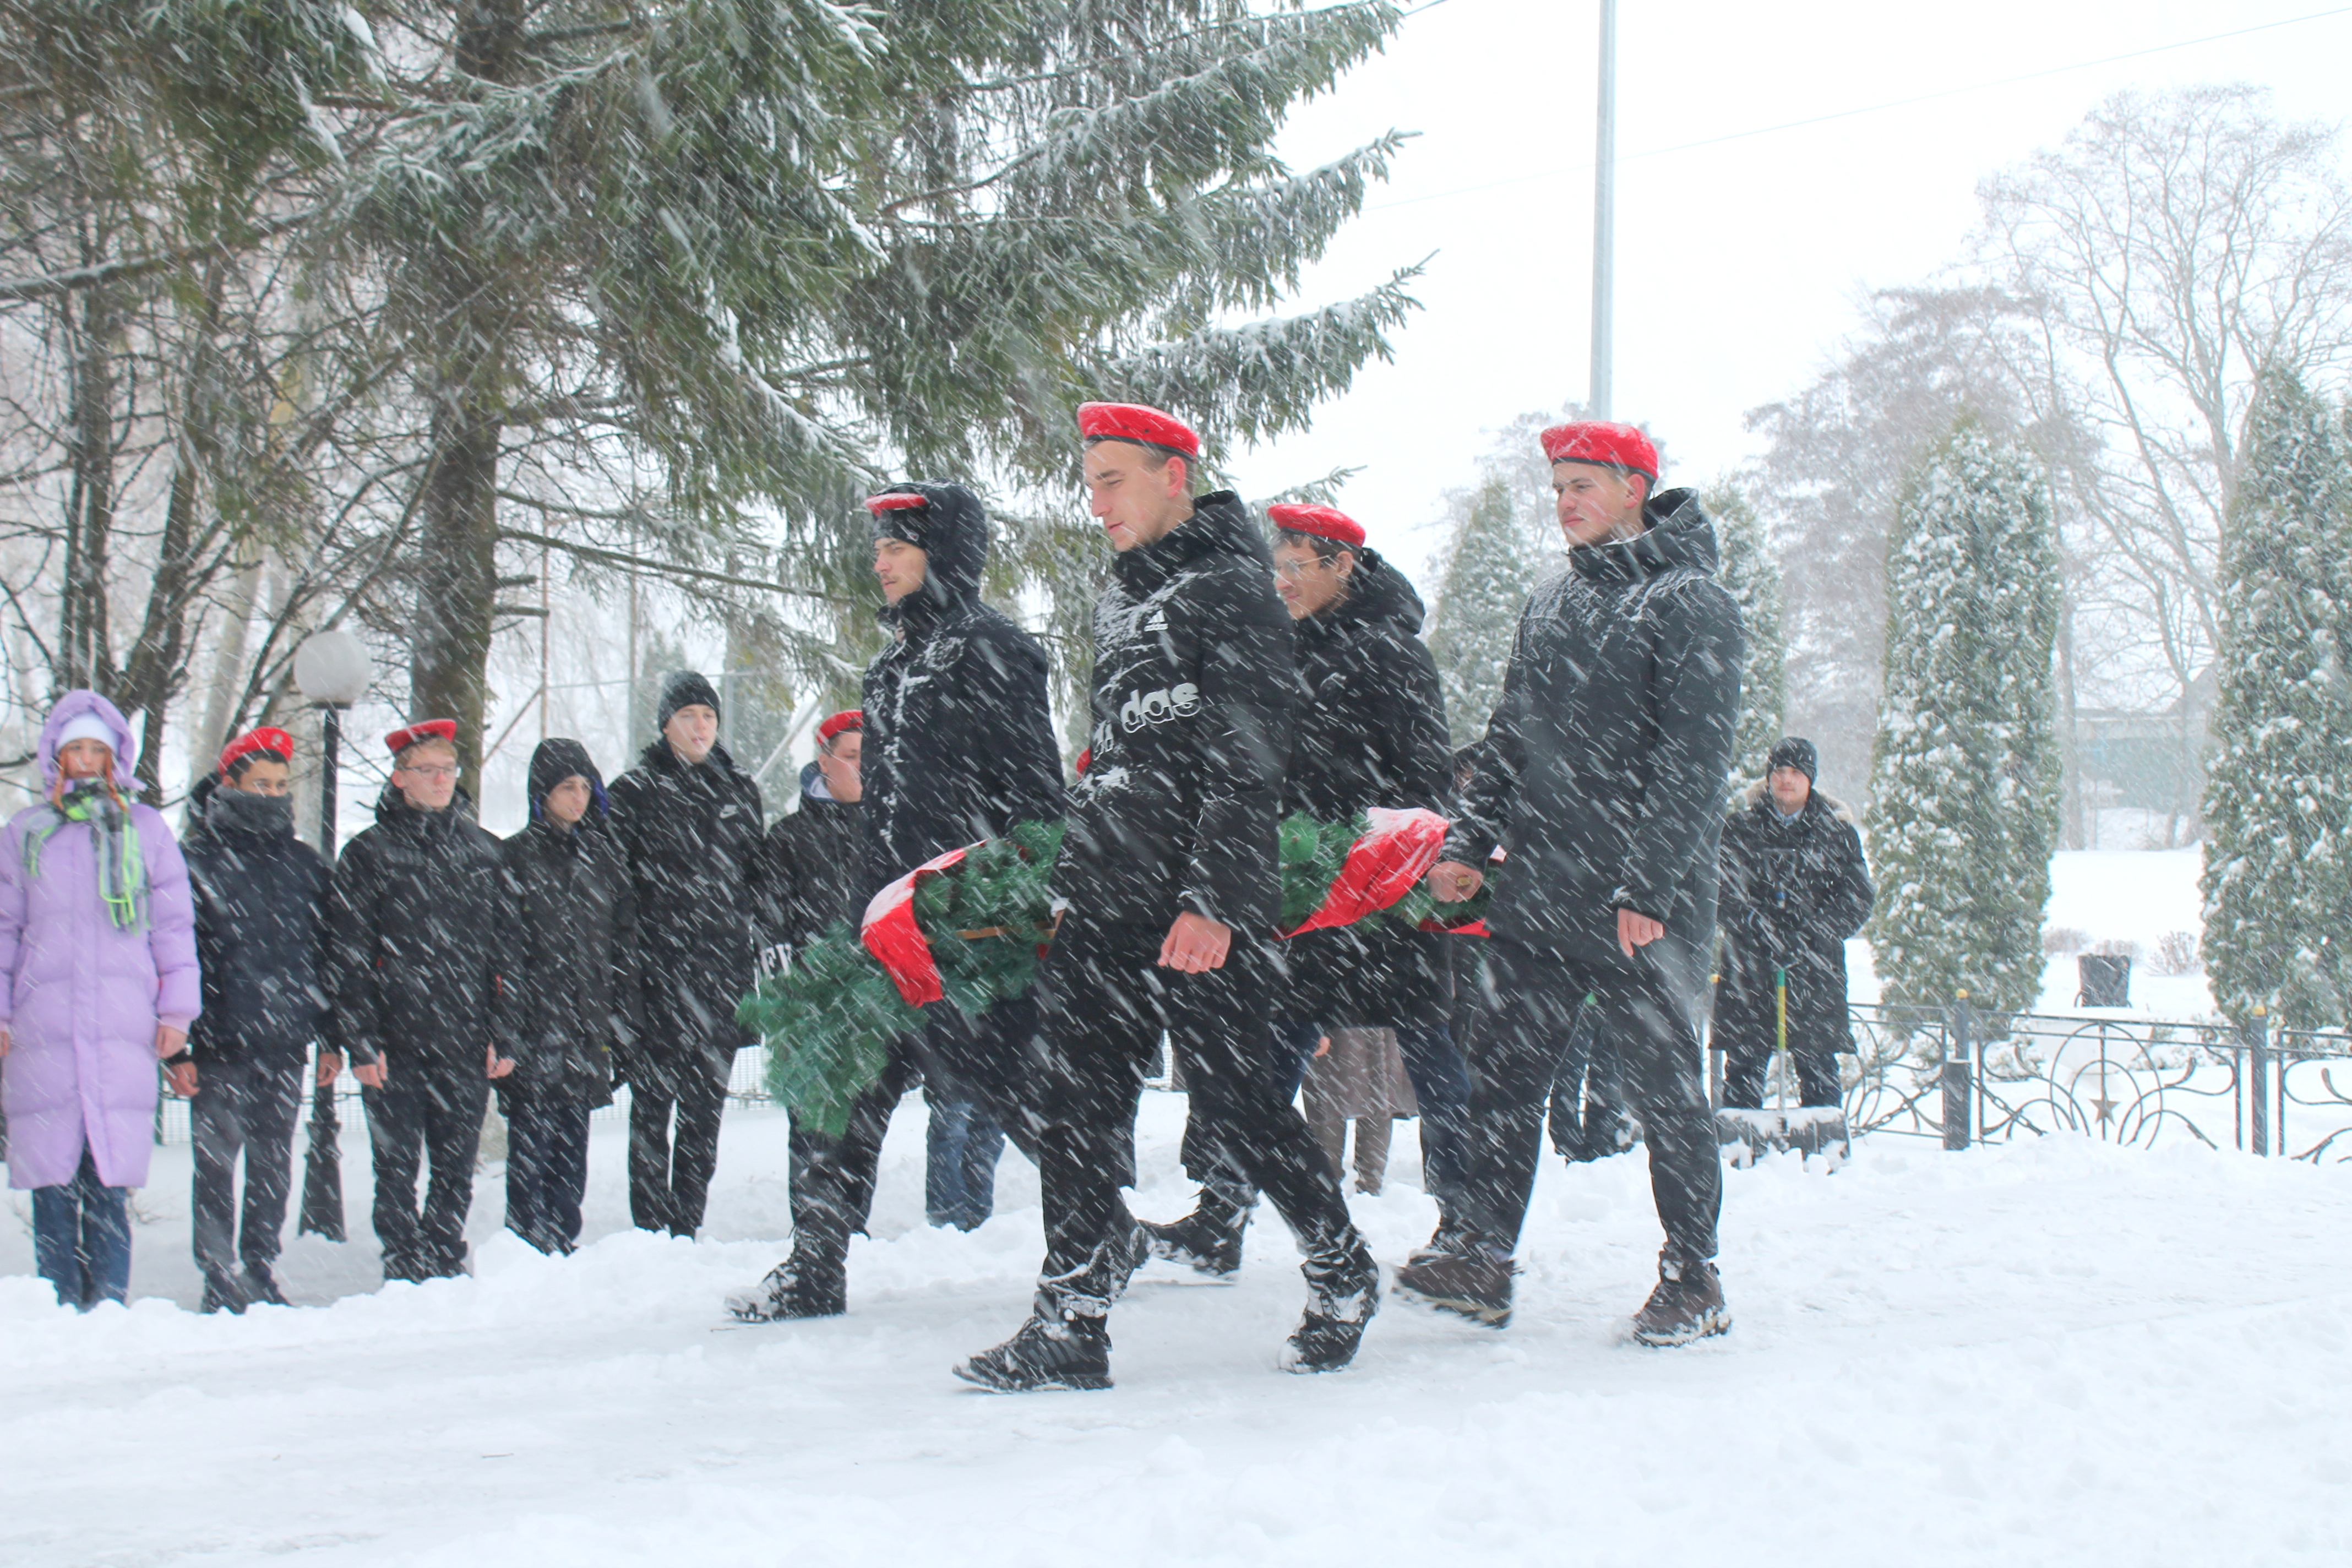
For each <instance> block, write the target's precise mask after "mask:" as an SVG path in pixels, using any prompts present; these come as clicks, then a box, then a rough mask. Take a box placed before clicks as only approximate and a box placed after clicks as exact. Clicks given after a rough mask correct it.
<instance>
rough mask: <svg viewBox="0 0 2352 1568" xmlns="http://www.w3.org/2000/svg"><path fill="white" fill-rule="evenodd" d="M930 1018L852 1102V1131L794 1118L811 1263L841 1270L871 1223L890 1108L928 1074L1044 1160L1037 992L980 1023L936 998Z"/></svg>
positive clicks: (799, 1223) (795, 1181) (895, 1048)
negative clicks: (834, 1131) (831, 1132)
mask: <svg viewBox="0 0 2352 1568" xmlns="http://www.w3.org/2000/svg"><path fill="white" fill-rule="evenodd" d="M925 1016H926V1018H927V1019H928V1020H929V1022H928V1023H927V1024H926V1026H925V1027H924V1028H923V1029H922V1031H921V1032H920V1033H919V1034H913V1035H902V1036H900V1037H898V1039H896V1040H893V1041H892V1042H891V1043H890V1058H889V1062H888V1065H887V1066H886V1067H885V1068H883V1069H882V1076H881V1077H880V1078H879V1079H876V1080H875V1082H874V1083H873V1084H872V1085H871V1086H870V1087H869V1088H868V1089H866V1091H865V1092H864V1093H863V1094H861V1095H859V1096H858V1097H857V1098H856V1100H854V1101H852V1102H851V1104H850V1108H849V1129H848V1131H845V1132H844V1133H843V1134H842V1135H841V1136H840V1137H838V1138H832V1137H828V1136H826V1135H825V1134H824V1133H822V1132H819V1131H816V1130H815V1129H814V1128H810V1127H805V1126H803V1125H802V1124H801V1121H800V1119H799V1118H798V1117H797V1116H795V1117H794V1118H793V1131H792V1191H793V1253H794V1255H795V1256H797V1257H799V1258H801V1259H802V1261H803V1263H804V1264H806V1265H808V1266H810V1267H813V1268H839V1267H840V1266H841V1263H842V1259H843V1258H845V1256H846V1255H847V1253H848V1250H849V1238H850V1237H851V1235H852V1234H854V1233H857V1232H862V1231H864V1230H865V1228H866V1216H867V1215H869V1214H871V1213H872V1212H873V1208H874V1171H875V1167H876V1166H877V1164H878V1163H880V1161H881V1158H882V1137H883V1134H884V1133H886V1132H887V1131H889V1129H890V1113H891V1112H892V1111H893V1110H897V1109H898V1101H899V1100H902V1099H903V1098H905V1096H906V1093H907V1091H908V1089H911V1088H913V1087H914V1085H915V1082H916V1080H917V1079H923V1080H924V1081H926V1082H930V1083H935V1084H944V1085H950V1086H952V1087H953V1089H954V1090H955V1091H957V1092H960V1093H961V1094H963V1095H966V1096H968V1097H969V1098H971V1100H976V1101H977V1102H978V1103H979V1104H980V1105H981V1107H982V1109H984V1110H986V1111H987V1112H988V1114H989V1116H990V1117H991V1118H992V1119H993V1120H994V1121H995V1122H996V1124H997V1125H998V1126H1000V1127H1002V1128H1003V1130H1004V1131H1005V1134H1006V1135H1007V1136H1008V1137H1010V1138H1011V1139H1012V1140H1013V1146H1014V1147H1016V1148H1018V1149H1019V1150H1020V1151H1021V1152H1023V1153H1024V1154H1026V1155H1028V1156H1029V1158H1030V1159H1031V1160H1033V1161H1034V1160H1035V1159H1036V1158H1037V1139H1036V1132H1035V1129H1036V1125H1037V1113H1036V1108H1035V1091H1034V1082H1035V1073H1036V1068H1035V1058H1036V1049H1037V1047H1036V1038H1037V1004H1036V1000H1035V998H1034V997H1033V996H1016V997H1013V998H1012V999H1011V1000H1009V1001H1004V1002H1000V1003H998V1004H997V1005H995V1006H993V1007H991V1008H990V1009H988V1011H987V1012H985V1013H983V1014H982V1015H981V1016H980V1017H979V1018H978V1019H976V1020H974V1019H968V1018H966V1017H965V1016H963V1015H962V1014H961V1013H960V1012H958V1011H957V1010H956V1009H955V1007H954V1005H952V1004H950V1003H947V1002H934V1003H932V1004H931V1005H930V1006H929V1008H928V1009H927V1010H926V1012H925ZM803 1248H806V1249H807V1250H805V1251H803Z"/></svg>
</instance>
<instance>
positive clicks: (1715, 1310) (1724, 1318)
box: [1633, 1307, 1731, 1350]
mask: <svg viewBox="0 0 2352 1568" xmlns="http://www.w3.org/2000/svg"><path fill="white" fill-rule="evenodd" d="M1730 1331H1731V1314H1730V1313H1729V1312H1727V1311H1725V1310H1723V1309H1722V1308H1720V1307H1710V1308H1708V1309H1707V1310H1706V1311H1705V1312H1702V1313H1701V1314H1699V1317H1698V1321H1696V1322H1694V1323H1692V1324H1691V1325H1690V1327H1688V1328H1687V1329H1677V1330H1675V1331H1672V1332H1670V1333H1655V1332H1646V1333H1645V1332H1643V1331H1642V1330H1640V1329H1635V1330H1634V1331H1633V1342H1634V1343H1635V1344H1640V1345H1648V1346H1649V1347H1650V1348H1651V1349H1652V1350H1672V1349H1674V1348H1675V1346H1676V1345H1687V1344H1692V1343H1696V1342H1697V1341H1700V1340H1706V1339H1712V1338H1714V1337H1715V1336H1716V1335H1717V1334H1727V1333H1729V1332H1730Z"/></svg>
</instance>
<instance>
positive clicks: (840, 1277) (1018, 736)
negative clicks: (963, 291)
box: [730, 480, 1062, 1321]
mask: <svg viewBox="0 0 2352 1568" xmlns="http://www.w3.org/2000/svg"><path fill="white" fill-rule="evenodd" d="M866 509H867V510H868V512H869V513H870V515H871V516H872V519H873V530H874V570H875V575H876V577H877V579H879V581H880V583H881V585H882V593H883V598H884V601H885V604H884V608H883V611H882V622H883V624H884V625H885V626H887V627H889V628H890V631H891V634H892V636H891V641H890V644H889V646H888V647H885V648H884V649H883V650H882V652H881V653H880V654H879V655H878V656H877V658H875V660H874V662H873V663H872V664H871V665H870V666H868V667H867V668H866V682H865V690H864V706H863V720H862V724H863V737H862V741H863V748H864V749H863V752H862V753H861V760H860V763H859V770H858V771H859V776H860V784H859V788H860V791H861V799H862V802H863V805H862V810H863V813H864V817H865V822H864V826H865V863H866V876H865V885H864V888H863V896H862V897H861V899H860V900H859V906H860V909H861V910H862V908H863V903H864V898H866V897H871V896H872V895H873V894H874V893H876V892H877V891H879V890H880V889H882V888H884V887H886V886H887V885H888V884H889V883H890V882H892V881H894V880H896V879H898V878H899V877H902V876H904V875H906V874H907V873H908V871H911V870H913V869H914V868H916V867H917V866H919V865H921V864H922V863H923V862H924V861H926V860H929V859H930V858H933V857H934V856H937V855H940V854H941V853H943V852H945V851H947V850H950V849H954V848H958V847H961V846H963V845H967V844H971V843H974V842H976V841H978V840H981V839H983V838H991V837H998V836H1000V835H1002V834H1003V832H1004V831H1005V830H1006V829H1007V828H1010V827H1012V826H1013V825H1014V824H1016V823H1021V822H1050V821H1054V820H1055V819H1057V818H1059V817H1060V816H1061V815H1062V778H1061V756H1060V752H1059V749H1058V747H1057V746H1056V745H1055V739H1054V722H1053V710H1052V707H1051V703H1050V700H1049V699H1048V696H1047V688H1046V676H1047V665H1046V660H1045V651H1044V650H1043V649H1042V648H1040V647H1038V646H1037V643H1036V640H1035V639H1034V637H1030V636H1029V634H1028V633H1026V632H1024V631H1023V630H1022V629H1021V628H1020V627H1019V626H1015V625H1013V622H1012V621H1011V620H1010V619H1008V618H1007V617H1006V616H1003V614H1002V613H1000V612H999V611H997V610H996V609H994V608H992V606H990V605H987V604H985V603H984V602H982V599H981V596H980V588H981V574H982V570H983V569H984V568H985V566H986V564H987V562H988V545H989V539H988V517H987V513H986V512H985V511H984V510H982V507H981V504H980V500H979V498H978V497H976V496H974V495H973V494H972V493H971V491H970V490H968V489H965V488H964V487H962V486H961V485H955V484H946V483H941V482H938V481H931V480H925V481H919V482H914V483H908V484H899V485H893V486H891V487H889V488H888V489H885V490H883V491H881V492H880V493H878V494H877V495H874V496H872V497H870V498H868V499H867V500H866ZM1035 1034H1036V1004H1035V1001H1034V998H1032V997H1027V996H1023V997H1016V998H1013V999H1012V1000H1009V1001H1005V1002H1002V1003H999V1004H998V1005H995V1006H994V1007H992V1008H990V1009H989V1010H988V1012H987V1013H986V1014H985V1015H984V1016H982V1017H980V1018H977V1019H967V1018H965V1017H964V1016H962V1015H961V1013H959V1012H958V1011H957V1010H956V1009H955V1008H954V1007H953V1006H952V1005H944V1004H942V1005H934V1006H933V1007H931V1008H930V1009H929V1013H928V1014H927V1016H926V1020H925V1026H924V1027H923V1029H922V1030H921V1031H920V1032H919V1034H916V1035H911V1036H908V1037H905V1038H903V1039H900V1040H898V1041H897V1042H895V1043H894V1044H893V1046H892V1048H891V1056H890V1063H889V1066H888V1067H887V1068H886V1069H885V1070H884V1072H883V1074H882V1077H881V1079H879V1080H878V1081H877V1082H876V1083H875V1084H874V1085H873V1086H872V1087H871V1088H869V1089H867V1090H866V1093H865V1094H864V1095H862V1096H860V1097H859V1100H858V1101H857V1103H856V1105H854V1106H853V1107H852V1108H851V1110H850V1121H849V1131H847V1132H846V1133H845V1135H844V1136H843V1137H841V1138H840V1139H838V1140H832V1139H824V1138H821V1137H819V1136H818V1135H816V1134H814V1133H812V1132H809V1131H805V1130H797V1129H796V1131H795V1132H794V1137H795V1139H796V1141H797V1142H796V1147H797V1148H799V1149H801V1150H803V1151H804V1152H806V1154H807V1156H808V1157H807V1158H806V1159H805V1160H804V1161H803V1160H797V1159H796V1162H795V1165H794V1171H793V1178H794V1180H793V1255H792V1257H791V1258H787V1259H786V1260H785V1261H784V1262H783V1263H782V1264H780V1265H779V1266H778V1267H777V1268H775V1269H773V1270H772V1271H771V1272H770V1274H769V1276H768V1278H767V1279H765V1280H764V1281H762V1282H761V1286H760V1287H759V1289H757V1290H755V1291H752V1292H751V1293H749V1294H747V1295H742V1296H738V1297H736V1298H733V1299H732V1300H731V1301H730V1306H731V1308H732V1310H734V1311H735V1312H736V1314H737V1315H738V1316H739V1317H742V1318H745V1319H747V1320H751V1321H766V1320H769V1319H772V1318H780V1317H806V1316H817V1315H826V1314H830V1313H833V1312H838V1311H840V1310H842V1308H843V1303H844V1301H845V1291H846V1281H845V1264H846V1258H847V1253H848V1247H849V1237H850V1236H851V1235H852V1234H853V1233H854V1232H856V1231H858V1230H861V1229H863V1228H864V1227H865V1224H866V1213H867V1210H868V1209H869V1208H870V1206H871V1205H872V1202H873V1194H874V1168H875V1164H876V1162H877V1160H878V1159H879V1158H880V1155H881V1145H882V1135H883V1132H884V1131H885V1130H886V1129H887V1126H888V1123H889V1116H890V1111H891V1110H892V1109H893V1108H894V1107H895V1106H896V1105H897V1104H898V1100H899V1098H900V1097H901V1096H902V1095H904V1094H905V1092H906V1090H907V1089H908V1086H909V1085H910V1084H911V1083H912V1082H913V1081H914V1079H916V1077H917V1076H918V1075H919V1076H920V1077H921V1079H922V1081H923V1086H924V1095H925V1098H926V1099H927V1100H929V1102H930V1110H931V1118H930V1124H929V1135H928V1141H929V1155H930V1159H929V1171H928V1173H927V1179H926V1183H925V1188H926V1190H925V1205H924V1206H925V1209H926V1211H927V1213H928V1214H929V1215H930V1216H931V1218H932V1223H934V1224H940V1223H946V1224H951V1225H955V1226H960V1227H961V1228H963V1229H971V1228H973V1227H974V1226H978V1225H979V1224H981V1223H982V1221H984V1220H985V1219H986V1218H987V1217H988V1215H989V1214H990V1213H991V1212H992V1208H993V1205H994V1181H995V1172H996V1161H997V1157H998V1154H999V1152H1001V1150H1002V1148H1003V1139H1004V1136H1005V1131H1006V1130H1009V1131H1011V1133H1012V1134H1013V1137H1014V1138H1015V1139H1016V1141H1018V1142H1020V1143H1021V1144H1022V1145H1023V1146H1024V1148H1029V1149H1034V1146H1035V1145H1034V1133H1033V1126H1034V1110H1032V1108H1031V1100H1032V1099H1033V1095H1032V1091H1031V1089H1030V1087H1029V1084H1028V1073H1027V1067H1028V1063H1029V1059H1030V1056H1031V1053H1032V1041H1033V1040H1034V1037H1035Z"/></svg>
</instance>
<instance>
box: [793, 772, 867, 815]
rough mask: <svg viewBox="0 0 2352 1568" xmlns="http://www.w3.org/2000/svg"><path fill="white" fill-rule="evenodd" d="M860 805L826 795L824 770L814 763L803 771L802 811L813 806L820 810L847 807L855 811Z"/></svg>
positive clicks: (852, 801)
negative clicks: (829, 807) (831, 807)
mask: <svg viewBox="0 0 2352 1568" xmlns="http://www.w3.org/2000/svg"><path fill="white" fill-rule="evenodd" d="M813 805H814V806H815V807H817V808H818V809H820V810H823V809H824V808H826V807H828V806H835V807H838V806H846V807H848V808H850V809H852V810H855V809H856V807H857V805H859V803H858V802H857V801H854V800H840V799H836V798H835V796H834V795H831V794H829V793H826V792H825V787H824V769H822V768H820V767H818V766H817V765H816V764H815V763H807V764H806V765H804V766H803V768H802V769H801V809H802V810H803V811H806V810H807V809H808V808H809V807H810V806H813Z"/></svg>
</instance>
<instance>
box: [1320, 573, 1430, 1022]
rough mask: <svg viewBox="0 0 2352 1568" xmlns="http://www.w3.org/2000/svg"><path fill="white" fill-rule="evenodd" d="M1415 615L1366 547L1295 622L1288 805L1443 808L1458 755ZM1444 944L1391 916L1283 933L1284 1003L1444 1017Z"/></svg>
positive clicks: (1407, 593)
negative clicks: (1332, 589)
mask: <svg viewBox="0 0 2352 1568" xmlns="http://www.w3.org/2000/svg"><path fill="white" fill-rule="evenodd" d="M1422 617H1423V609H1422V603H1421V595H1419V594H1417V593H1415V592H1414V591H1413V586H1412V584H1411V583H1409V582H1407V581H1406V580H1405V577H1404V574H1402V573H1401V572H1399V571H1397V570H1396V569H1395V568H1394V567H1392V566H1391V565H1390V564H1389V563H1387V562H1385V561H1383V560H1381V557H1380V555H1379V553H1378V552H1374V551H1370V550H1366V551H1361V552H1358V554H1357V558H1356V570H1355V573H1354V574H1353V575H1352V576H1351V577H1350V578H1349V593H1348V596H1347V597H1346V598H1344V599H1342V600H1340V601H1339V603H1338V604H1336V605H1331V606H1329V607H1328V608H1327V609H1325V610H1324V611H1323V612H1322V613H1320V614H1319V615H1313V616H1307V617H1306V618H1305V619H1303V620H1298V621H1294V622H1292V623H1291V628H1292V632H1293V635H1294V637H1295V640H1296V647H1297V654H1298V703H1297V709H1296V710H1294V715H1293V722H1292V725H1291V741H1290V772H1289V773H1288V774H1287V775H1286V777H1285V778H1284V780H1283V786H1282V808H1283V814H1284V815H1285V816H1288V815H1289V814H1290V813H1292V812H1297V811H1303V812H1306V813H1307V815H1309V816H1313V817H1315V818H1317V819H1318V820H1319V821H1324V822H1334V821H1345V820H1346V819H1347V818H1349V817H1350V816H1354V815H1355V814H1356V813H1358V812H1360V811H1362V810H1364V809H1365V808H1366V807H1369V806H1375V805H1383V806H1424V807H1427V808H1428V809H1430V810H1432V811H1437V812H1444V811H1446V810H1447V809H1448V807H1449V806H1450V805H1451V797H1452V795H1453V793H1454V791H1453V774H1454V754H1453V752H1452V750H1451V748H1450V747H1449V746H1448V745H1447V743H1446V732H1445V699H1444V694H1443V693H1442V692H1441V691H1440V690H1439V689H1438V685H1437V666H1436V663H1435V662H1434V661H1433V659H1432V658H1430V657H1429V649H1428V647H1426V646H1425V645H1424V644H1423V642H1422V640H1421V636H1420V633H1421V624H1422ZM1449 947H1450V943H1449V942H1448V941H1447V939H1445V938H1444V937H1441V936H1437V935H1434V934H1432V933H1428V932H1422V931H1396V930H1394V929H1393V928H1391V927H1387V926H1372V927H1366V926H1346V927H1342V928H1340V929H1339V930H1336V931H1308V932H1307V934H1306V935H1304V936H1300V937H1295V938H1293V939H1291V940H1290V941H1289V942H1286V943H1285V944H1284V952H1285V955H1286V958H1287V959H1288V961H1289V969H1290V974H1291V979H1292V986H1291V990H1290V993H1289V1000H1288V1002H1287V1003H1286V1011H1290V1012H1293V1013H1295V1014H1296V1015H1297V1016H1304V1017H1308V1018H1312V1019H1313V1020H1315V1021H1316V1022H1318V1023H1320V1024H1322V1025H1323V1026H1325V1027H1327V1028H1341V1027H1348V1026H1374V1027H1379V1026H1391V1025H1396V1024H1401V1023H1436V1022H1439V1021H1441V1020H1442V1019H1443V1018H1444V1014H1445V1011H1446V1004H1447V1002H1448V1001H1449V1000H1450V998H1451V996H1452V994H1453V984H1452V970H1451V963H1450V956H1449V952H1448V950H1449Z"/></svg>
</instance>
